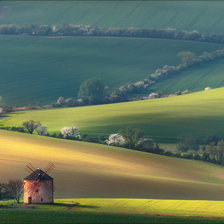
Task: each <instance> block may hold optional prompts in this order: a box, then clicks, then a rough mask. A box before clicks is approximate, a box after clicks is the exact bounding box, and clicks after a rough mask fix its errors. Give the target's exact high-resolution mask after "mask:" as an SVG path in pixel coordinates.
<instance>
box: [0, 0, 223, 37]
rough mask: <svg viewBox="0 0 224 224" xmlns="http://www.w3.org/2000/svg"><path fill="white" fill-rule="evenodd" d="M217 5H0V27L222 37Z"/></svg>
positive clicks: (191, 2)
mask: <svg viewBox="0 0 224 224" xmlns="http://www.w3.org/2000/svg"><path fill="white" fill-rule="evenodd" d="M223 10H224V3H223V2H221V1H212V2H211V1H209V2H208V1H190V2H189V1H164V2H163V3H162V4H161V2H157V1H115V2H113V1H75V2H72V1H63V2H62V1H60V2H59V1H54V2H52V1H35V2H34V1H28V2H27V1H18V2H10V1H1V3H0V17H1V19H0V23H1V24H11V23H17V24H27V23H39V24H40V23H42V24H56V25H61V24H62V23H64V22H68V23H73V24H86V25H87V24H90V25H97V26H99V27H155V28H167V27H173V28H176V29H182V30H190V31H191V30H195V29H196V30H199V31H200V32H204V33H207V32H211V33H223V29H224V20H223V18H224V17H223Z"/></svg>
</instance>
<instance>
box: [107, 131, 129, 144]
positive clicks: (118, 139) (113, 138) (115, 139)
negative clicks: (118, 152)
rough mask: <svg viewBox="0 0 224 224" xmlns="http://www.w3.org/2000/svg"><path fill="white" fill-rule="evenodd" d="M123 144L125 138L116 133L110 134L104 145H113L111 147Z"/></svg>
mask: <svg viewBox="0 0 224 224" xmlns="http://www.w3.org/2000/svg"><path fill="white" fill-rule="evenodd" d="M125 142H126V140H125V138H124V137H123V136H122V135H120V134H118V133H116V134H111V135H110V136H109V138H108V140H106V143H107V144H108V145H113V146H123V145H124V144H125Z"/></svg>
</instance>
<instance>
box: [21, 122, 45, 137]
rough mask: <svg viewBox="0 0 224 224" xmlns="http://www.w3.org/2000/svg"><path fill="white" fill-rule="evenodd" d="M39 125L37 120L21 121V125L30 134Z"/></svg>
mask: <svg viewBox="0 0 224 224" xmlns="http://www.w3.org/2000/svg"><path fill="white" fill-rule="evenodd" d="M40 125H41V123H40V122H39V121H33V120H30V121H25V122H23V127H24V129H25V130H27V131H28V132H29V133H30V134H32V133H33V132H34V130H35V129H36V128H38V127H39V126H40Z"/></svg>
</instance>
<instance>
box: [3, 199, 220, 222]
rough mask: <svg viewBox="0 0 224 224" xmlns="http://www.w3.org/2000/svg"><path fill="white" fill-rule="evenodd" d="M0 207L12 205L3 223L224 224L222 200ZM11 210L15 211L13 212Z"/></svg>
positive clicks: (85, 201)
mask: <svg viewBox="0 0 224 224" xmlns="http://www.w3.org/2000/svg"><path fill="white" fill-rule="evenodd" d="M0 204H4V205H6V204H8V206H9V209H1V208H0V215H1V221H0V223H16V224H17V223H24V222H25V221H26V220H27V219H29V223H40V222H41V223H50V222H53V223H92V224H93V223H164V224H165V223H172V224H174V223H191V224H193V223H213V224H215V223H223V221H224V219H223V216H224V214H223V205H224V204H223V202H222V201H220V202H219V201H189V200H188V201H184V200H152V199H107V198H105V199H103V198H86V199H83V198H74V199H57V200H55V204H54V205H29V206H26V207H23V205H21V204H20V205H18V204H14V203H13V202H12V201H8V202H0ZM75 204H78V205H75ZM10 207H11V208H14V209H10ZM16 208H17V209H16ZM186 216H187V217H186ZM33 217H35V219H34V218H33ZM53 218H54V219H53Z"/></svg>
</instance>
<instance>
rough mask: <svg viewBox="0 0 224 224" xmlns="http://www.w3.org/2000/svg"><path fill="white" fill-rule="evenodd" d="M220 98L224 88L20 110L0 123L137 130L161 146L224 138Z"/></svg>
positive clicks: (57, 128) (99, 131)
mask: <svg viewBox="0 0 224 224" xmlns="http://www.w3.org/2000/svg"><path fill="white" fill-rule="evenodd" d="M223 99H224V88H219V89H214V90H209V91H203V92H197V93H192V94H187V95H183V96H177V97H170V98H160V99H155V100H144V101H136V102H127V103H118V104H107V105H98V106H85V107H74V108H55V109H48V110H32V111H21V112H16V113H9V114H6V115H4V116H2V118H1V120H0V122H1V124H2V125H5V126H21V125H22V123H23V122H24V121H27V120H30V119H33V120H36V121H40V122H41V123H42V124H44V125H47V126H48V127H49V131H50V132H52V131H60V130H61V128H63V127H65V126H71V125H76V126H78V127H79V128H80V131H81V133H89V134H104V135H105V134H111V133H116V132H118V131H119V130H120V129H122V128H126V127H136V128H140V129H142V130H144V132H145V134H146V135H148V136H151V137H153V138H157V139H158V141H159V142H161V143H162V142H163V143H171V142H175V139H176V138H178V137H179V136H180V135H183V134H192V135H195V136H197V137H200V138H206V137H207V136H208V135H210V134H214V133H215V134H217V135H220V136H221V137H224V129H223V118H224V117H223V116H224V114H223V110H224V106H223V105H224V104H223Z"/></svg>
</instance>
